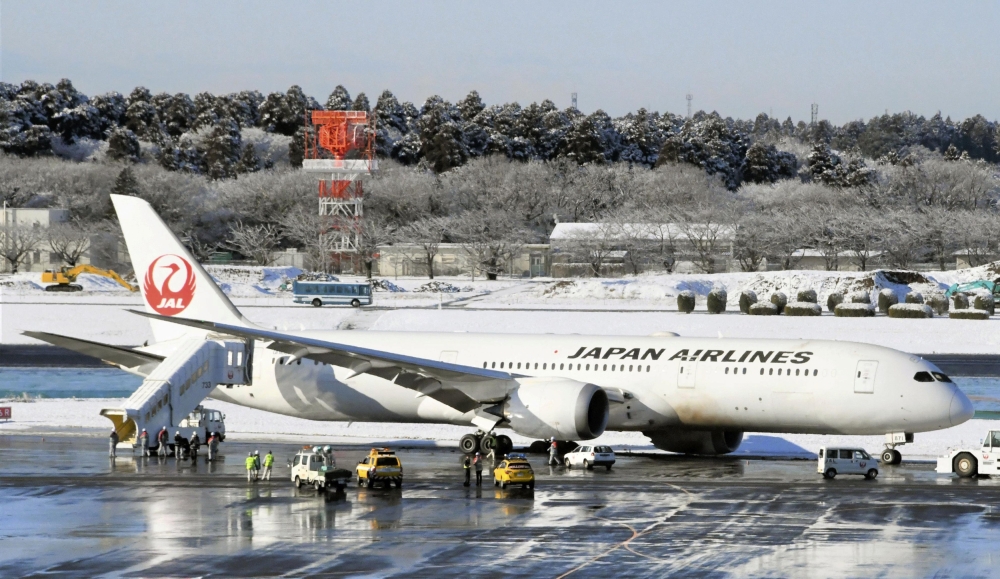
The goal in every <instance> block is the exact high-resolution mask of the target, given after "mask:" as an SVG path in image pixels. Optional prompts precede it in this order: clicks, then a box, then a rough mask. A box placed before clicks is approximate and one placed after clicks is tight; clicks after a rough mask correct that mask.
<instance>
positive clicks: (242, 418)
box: [0, 398, 992, 460]
mask: <svg viewBox="0 0 1000 579" xmlns="http://www.w3.org/2000/svg"><path fill="white" fill-rule="evenodd" d="M122 402H123V400H122V399H117V398H104V399H101V398H90V399H49V400H36V401H33V402H12V403H4V405H5V406H7V405H9V406H11V407H12V411H13V415H14V420H12V421H10V422H2V421H0V435H2V434H24V435H29V434H30V435H33V436H44V435H47V434H48V435H53V436H54V435H59V436H65V435H73V434H79V435H81V436H106V435H107V432H110V430H109V427H110V422H108V420H107V419H106V418H104V417H102V416H100V414H99V412H100V410H101V409H102V408H108V407H115V406H119V405H121V403H122ZM206 405H207V406H209V407H211V408H215V409H218V410H221V411H222V412H224V413H225V414H226V429H227V432H228V436H231V437H232V439H233V440H242V441H261V442H266V441H290V442H301V441H303V440H308V441H311V442H313V441H314V442H315V443H317V444H319V443H329V444H381V443H385V444H388V445H391V446H397V447H398V446H418V445H431V444H433V445H438V446H457V445H458V439H459V438H461V436H462V435H464V434H467V433H468V432H470V429H469V427H463V426H449V425H441V424H391V425H390V424H381V423H370V422H355V423H350V424H349V423H344V422H315V421H311V420H304V419H301V418H292V417H289V416H281V415H276V414H271V413H268V412H262V411H260V410H253V409H250V408H244V407H242V406H235V405H233V404H227V403H225V402H219V401H214V400H213V401H209V402H208V403H207V404H206ZM991 424H992V422H990V421H985V420H970V421H969V422H966V423H965V424H962V425H960V426H956V427H954V428H949V429H947V430H941V431H938V432H929V433H922V434H917V435H916V437H915V441H914V443H913V444H908V445H906V446H904V447H901V449H900V450H901V452H903V454H904V456H905V457H906V459H907V460H931V459H933V458H935V457H936V456H938V455H940V454H943V453H944V452H945V450H947V449H949V448H953V447H969V446H972V447H976V446H977V445H979V444H980V440H981V439H982V437H983V434H984V433H985V432H986V430H987V429H989V428H990V426H991ZM386 433H391V435H390V436H387V434H386ZM507 433H508V434H511V433H510V432H509V431H508V432H507ZM511 438H512V439H513V440H514V443H515V444H517V445H527V444H529V443H531V442H532V440H531V439H528V438H524V437H522V436H518V435H516V434H511ZM883 441H884V439H883V437H881V436H823V435H812V434H781V435H777V434H754V433H748V434H747V435H746V437H745V438H744V441H743V445H742V446H740V448H739V450H738V451H737V452H736V453H735V454H736V455H737V456H762V455H763V456H775V457H797V458H811V457H813V456H814V453H815V452H816V450H817V449H818V448H819V447H820V446H824V445H825V446H830V445H839V444H843V445H850V446H859V445H860V446H863V447H864V448H866V449H868V451H869V452H880V451H881V448H882V444H883ZM594 442H595V443H597V444H608V445H610V446H612V447H614V449H615V450H617V451H621V450H625V449H629V450H632V451H635V452H654V451H655V452H659V451H656V450H655V449H654V448H653V446H652V445H651V444H650V442H649V439H648V438H646V437H645V436H643V435H642V433H639V432H607V433H605V434H604V435H603V436H601V437H600V438H598V439H596V440H595V441H594Z"/></svg>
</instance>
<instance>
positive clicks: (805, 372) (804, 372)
mask: <svg viewBox="0 0 1000 579" xmlns="http://www.w3.org/2000/svg"><path fill="white" fill-rule="evenodd" d="M729 370H730V369H729V368H728V367H727V368H726V374H729ZM732 370H733V374H746V373H747V369H746V368H742V372H740V370H741V368H733V369H732ZM800 371H801V372H802V376H808V375H809V370H808V369H805V370H803V369H801V368H796V369H795V375H796V376H798V375H799V372H800ZM760 375H761V376H763V375H764V368H761V369H760ZM767 375H768V376H774V368H768V369H767ZM782 375H784V376H791V375H792V369H791V368H788V369H785V372H784V374H782V368H778V376H782ZM812 375H813V376H819V370H813V371H812Z"/></svg>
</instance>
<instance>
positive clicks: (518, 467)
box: [493, 452, 535, 489]
mask: <svg viewBox="0 0 1000 579" xmlns="http://www.w3.org/2000/svg"><path fill="white" fill-rule="evenodd" d="M512 484H514V485H521V487H522V488H528V489H534V488H535V471H533V470H532V469H531V463H529V462H528V459H527V457H525V456H524V455H523V454H521V453H514V452H512V453H510V454H508V455H507V458H505V459H504V460H503V461H501V462H500V464H498V465H497V467H496V468H495V469H493V486H498V487H500V488H502V489H505V488H507V485H512Z"/></svg>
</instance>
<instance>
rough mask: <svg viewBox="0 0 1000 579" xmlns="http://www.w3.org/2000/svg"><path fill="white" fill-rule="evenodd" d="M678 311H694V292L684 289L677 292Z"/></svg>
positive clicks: (683, 312)
mask: <svg viewBox="0 0 1000 579" xmlns="http://www.w3.org/2000/svg"><path fill="white" fill-rule="evenodd" d="M677 311H679V312H681V313H682V314H690V313H691V312H693V311H694V292H693V291H691V290H684V291H682V292H681V293H679V294H677Z"/></svg>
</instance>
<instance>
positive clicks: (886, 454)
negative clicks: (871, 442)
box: [882, 448, 894, 464]
mask: <svg viewBox="0 0 1000 579" xmlns="http://www.w3.org/2000/svg"><path fill="white" fill-rule="evenodd" d="M893 458H894V457H893V454H892V449H891V448H887V449H885V450H883V451H882V462H883V463H885V464H892V459H893Z"/></svg>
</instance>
